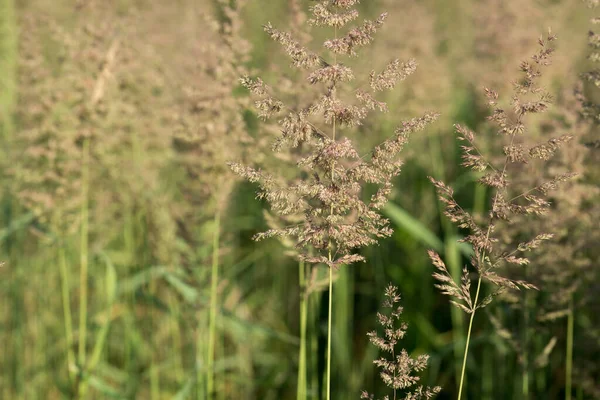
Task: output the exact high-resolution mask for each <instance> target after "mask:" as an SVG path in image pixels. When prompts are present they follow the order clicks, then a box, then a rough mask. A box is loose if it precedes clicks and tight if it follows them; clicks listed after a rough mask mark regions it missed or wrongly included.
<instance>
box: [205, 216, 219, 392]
mask: <svg viewBox="0 0 600 400" xmlns="http://www.w3.org/2000/svg"><path fill="white" fill-rule="evenodd" d="M214 224H215V226H214V232H213V254H212V268H211V275H210V282H211V283H210V315H209V323H208V350H207V351H208V353H207V361H206V388H207V397H208V398H209V399H212V398H214V391H215V374H214V365H215V345H216V339H217V325H216V324H217V291H218V283H219V240H220V239H219V231H220V224H221V213H220V211H217V212H216V214H215V219H214Z"/></svg>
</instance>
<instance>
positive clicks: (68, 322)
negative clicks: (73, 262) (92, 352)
mask: <svg viewBox="0 0 600 400" xmlns="http://www.w3.org/2000/svg"><path fill="white" fill-rule="evenodd" d="M64 246H65V244H64V243H61V244H60V245H59V248H58V258H59V260H58V262H59V265H60V278H61V292H62V303H63V316H64V319H65V321H64V323H65V336H66V348H67V371H68V374H69V379H70V380H71V383H73V382H74V379H73V378H74V376H73V373H74V372H75V370H74V368H75V352H74V351H73V317H72V314H71V296H70V294H69V288H70V285H69V268H68V265H67V257H66V254H65V247H64Z"/></svg>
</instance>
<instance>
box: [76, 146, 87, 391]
mask: <svg viewBox="0 0 600 400" xmlns="http://www.w3.org/2000/svg"><path fill="white" fill-rule="evenodd" d="M89 158H90V139H89V138H86V139H85V140H84V142H83V154H82V171H81V188H82V189H81V243H80V246H81V247H80V265H81V269H80V275H79V290H80V301H79V348H78V357H77V361H78V364H79V368H80V371H79V373H80V374H81V378H80V379H79V388H78V394H79V399H85V397H86V392H87V379H86V378H85V373H84V372H85V362H86V339H87V311H88V310H87V307H88V306H87V303H88V190H89V175H90V171H89Z"/></svg>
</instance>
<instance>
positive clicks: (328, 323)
mask: <svg viewBox="0 0 600 400" xmlns="http://www.w3.org/2000/svg"><path fill="white" fill-rule="evenodd" d="M334 40H337V27H335V28H334ZM333 64H334V65H337V53H334V55H333ZM332 99H333V101H335V92H334V93H333V94H332ZM336 122H337V121H336V117H335V116H334V117H333V126H332V133H331V138H332V140H333V141H334V142H335V128H336ZM331 182H332V183H333V182H335V162H332V163H331ZM329 215H331V216H333V204H332V205H331V208H330V212H329ZM332 261H333V258H332V257H331V243H329V262H330V263H331V262H332ZM332 309H333V268H332V267H331V266H329V308H328V314H327V389H326V390H327V394H326V396H325V398H326V399H327V400H329V399H330V398H331V321H332V319H333V315H332Z"/></svg>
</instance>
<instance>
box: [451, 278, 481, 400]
mask: <svg viewBox="0 0 600 400" xmlns="http://www.w3.org/2000/svg"><path fill="white" fill-rule="evenodd" d="M479 289H481V276H480V277H479V280H478V281H477V291H476V292H475V301H474V302H473V312H472V313H471V318H470V319H469V330H468V331H467V342H466V343H465V355H464V357H463V364H462V371H461V373H460V384H459V386H458V397H457V399H458V400H460V399H461V398H462V392H463V383H464V381H465V370H466V368H467V356H468V355H469V342H470V341H471V331H472V329H473V318H474V317H475V311H477V302H478V301H479Z"/></svg>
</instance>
